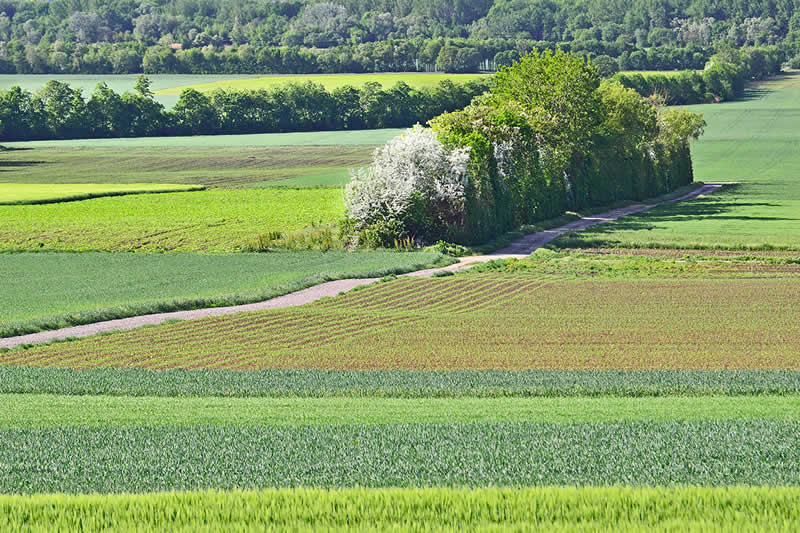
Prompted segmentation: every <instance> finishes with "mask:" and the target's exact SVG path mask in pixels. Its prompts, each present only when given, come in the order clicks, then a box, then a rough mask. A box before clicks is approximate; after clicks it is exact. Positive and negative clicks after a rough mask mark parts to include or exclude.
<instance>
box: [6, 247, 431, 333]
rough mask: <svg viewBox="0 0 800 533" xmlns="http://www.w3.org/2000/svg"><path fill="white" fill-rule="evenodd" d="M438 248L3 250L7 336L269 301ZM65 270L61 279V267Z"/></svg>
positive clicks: (420, 260)
mask: <svg viewBox="0 0 800 533" xmlns="http://www.w3.org/2000/svg"><path fill="white" fill-rule="evenodd" d="M439 257H440V256H439V255H438V254H435V253H417V252H412V253H397V252H374V253H365V252H353V253H348V252H341V251H339V252H328V253H323V252H314V251H298V252H293V253H273V254H252V253H250V254H248V253H237V254H193V253H175V254H141V253H140V254H124V253H116V254H112V253H80V254H76V253H70V254H58V253H42V252H38V253H15V254H0V272H2V273H3V277H4V279H5V280H6V281H5V283H3V285H2V286H0V308H3V309H6V312H4V313H3V315H2V317H1V318H0V336H3V337H5V336H11V335H18V334H21V333H29V332H33V331H37V330H40V329H53V328H58V327H66V326H71V325H76V324H86V323H91V322H97V321H99V320H108V319H112V318H121V317H126V316H135V315H138V314H147V313H154V312H164V311H175V310H179V309H194V308H200V307H210V306H220V305H235V304H242V303H249V302H256V301H261V300H266V299H268V298H271V297H274V296H278V295H280V294H285V293H287V292H291V291H293V290H298V289H301V288H304V287H306V286H309V285H313V284H315V283H319V282H320V281H323V280H328V279H337V278H343V277H353V276H360V277H367V276H382V275H386V274H390V273H398V272H403V271H406V270H414V269H416V268H418V267H419V266H422V265H427V264H431V263H434V262H436V261H437V260H439ZM55 272H58V273H60V274H59V275H58V276H57V277H56V278H53V273H55Z"/></svg>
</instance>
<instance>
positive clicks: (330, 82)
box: [156, 72, 490, 95]
mask: <svg viewBox="0 0 800 533" xmlns="http://www.w3.org/2000/svg"><path fill="white" fill-rule="evenodd" d="M488 76H490V74H445V73H441V72H386V73H368V74H277V75H273V76H263V77H261V78H244V79H240V80H220V81H212V82H208V83H195V84H192V85H181V86H177V87H171V88H169V89H161V90H160V91H156V94H160V95H161V94H164V95H165V94H180V92H181V91H182V90H183V89H189V88H191V89H195V90H198V91H200V92H210V91H213V90H215V89H251V90H255V89H272V88H274V87H279V86H283V85H287V84H289V83H305V82H309V81H311V82H314V83H318V84H320V85H322V86H323V87H325V88H326V89H327V90H329V91H330V90H333V89H336V88H339V87H344V86H345V85H352V86H353V87H356V88H360V87H363V86H364V85H365V84H366V83H368V82H377V83H380V84H381V85H382V86H384V87H391V86H392V85H394V84H396V83H398V82H404V83H407V84H408V85H410V86H411V87H418V88H423V87H435V86H436V85H438V84H439V83H440V82H442V81H444V80H450V81H452V82H453V83H464V82H467V81H472V80H478V79H483V78H486V77H488Z"/></svg>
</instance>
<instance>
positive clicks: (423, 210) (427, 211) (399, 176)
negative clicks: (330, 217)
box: [344, 125, 470, 240]
mask: <svg viewBox="0 0 800 533" xmlns="http://www.w3.org/2000/svg"><path fill="white" fill-rule="evenodd" d="M469 157H470V155H469V148H455V149H448V148H446V147H445V146H444V145H443V144H442V143H441V142H440V141H439V139H438V138H437V136H436V133H434V132H433V131H431V130H430V129H426V128H423V127H422V126H420V125H416V126H414V127H413V128H411V129H409V130H408V131H406V132H405V133H404V134H403V135H400V136H398V137H395V138H394V139H392V140H390V141H389V142H388V143H387V144H386V145H385V146H382V147H381V148H378V149H377V150H376V151H375V156H374V160H373V163H372V166H370V167H369V168H367V169H363V170H360V171H358V172H355V173H354V174H353V177H352V180H351V182H350V183H349V184H348V185H347V186H346V187H345V194H344V196H345V206H346V208H347V217H348V219H349V220H350V223H351V224H352V225H353V229H354V230H355V231H356V232H359V231H362V230H364V229H367V228H370V227H371V226H374V225H376V224H378V225H384V226H385V225H386V224H387V223H388V224H389V225H390V227H391V228H393V229H392V230H391V231H393V232H394V233H396V234H397V235H395V237H397V238H402V237H404V236H406V235H409V234H411V235H413V236H414V237H418V238H420V237H421V238H425V237H436V236H437V235H434V234H435V233H436V232H437V231H440V230H441V228H442V227H444V226H447V225H450V224H458V223H459V222H460V221H462V220H463V217H464V209H465V204H464V200H465V189H466V185H467V169H468V164H469ZM403 234H406V235H403ZM426 234H427V235H426ZM379 240H380V239H379ZM384 240H385V239H384Z"/></svg>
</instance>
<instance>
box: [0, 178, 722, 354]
mask: <svg viewBox="0 0 800 533" xmlns="http://www.w3.org/2000/svg"><path fill="white" fill-rule="evenodd" d="M724 185H726V183H705V184H703V185H701V186H699V187H697V188H696V189H694V190H693V191H690V192H688V193H686V194H683V195H681V196H678V197H677V198H671V199H668V200H664V201H661V202H655V203H652V204H633V205H630V206H627V207H621V208H617V209H612V210H611V211H607V212H605V213H599V214H596V215H591V216H587V217H582V218H581V219H579V220H576V221H574V222H570V223H569V224H565V225H563V226H559V227H556V228H552V229H549V230H544V231H539V232H537V233H532V234H530V235H527V236H525V237H522V238H521V239H518V240H517V241H514V242H513V243H511V244H510V245H509V246H507V247H505V248H503V249H501V250H498V251H496V252H494V253H491V254H487V255H479V256H470V257H462V258H459V261H458V262H457V263H454V264H452V265H450V266H445V267H437V268H428V269H424V270H418V271H416V272H411V273H408V274H404V275H405V276H412V277H431V276H433V275H435V274H440V273H446V272H456V271H459V270H463V269H466V268H469V267H471V266H474V265H477V264H479V263H486V262H489V261H493V260H496V259H510V258H517V259H524V258H525V257H527V256H528V255H530V254H531V253H533V252H534V251H536V250H537V249H538V248H541V247H542V246H544V245H545V244H547V243H548V242H550V241H552V240H554V239H556V238H557V237H560V236H561V235H564V234H565V233H570V232H574V231H580V230H583V229H586V228H588V227H591V226H594V225H597V224H603V223H606V222H612V221H614V220H617V219H619V218H621V217H624V216H629V215H633V214H636V213H641V212H643V211H647V210H649V209H652V208H654V207H657V206H659V205H662V204H667V203H675V202H681V201H685V200H691V199H693V198H697V197H698V196H701V195H706V194H711V193H713V192H715V191H717V190H718V189H720V188H721V187H723V186H724ZM379 279H380V278H377V277H371V278H362V279H352V278H351V279H340V280H336V281H329V282H326V283H322V284H319V285H315V286H313V287H309V288H306V289H303V290H300V291H296V292H292V293H289V294H286V295H283V296H279V297H277V298H272V299H269V300H265V301H262V302H256V303H251V304H245V305H234V306H228V307H211V308H205V309H194V310H190V311H176V312H169V313H157V314H149V315H141V316H134V317H129V318H123V319H117V320H108V321H103V322H95V323H93V324H86V325H82V326H74V327H68V328H62V329H56V330H50V331H42V332H39V333H31V334H27V335H19V336H16V337H7V338H3V339H0V348H5V349H10V348H17V347H24V346H28V345H34V344H44V343H48V342H53V341H58V340H65V339H72V338H81V337H89V336H92V335H97V334H100V333H107V332H112V331H120V330H130V329H136V328H139V327H142V326H148V325H157V324H161V323H163V322H166V321H170V320H193V319H198V318H205V317H210V316H220V315H227V314H232V313H240V312H247V311H260V310H265V309H280V308H285V307H296V306H300V305H305V304H308V303H311V302H315V301H317V300H319V299H321V298H324V297H333V296H337V295H339V294H341V293H343V292H347V291H350V290H352V289H355V288H356V287H360V286H363V285H368V284H371V283H374V282H376V281H379Z"/></svg>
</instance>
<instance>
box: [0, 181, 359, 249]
mask: <svg viewBox="0 0 800 533" xmlns="http://www.w3.org/2000/svg"><path fill="white" fill-rule="evenodd" d="M343 214H344V207H343V203H342V199H341V191H338V190H335V189H302V190H301V189H285V190H283V189H258V190H222V189H212V190H206V191H197V192H177V193H170V194H158V195H130V196H119V197H110V198H96V199H92V200H85V201H82V202H68V203H59V204H48V205H13V206H0V217H2V218H3V219H4V220H6V221H7V222H5V223H4V224H3V227H2V229H0V242H1V244H0V250H37V249H38V250H61V251H64V250H113V251H130V250H137V251H146V250H149V251H167V250H181V251H214V252H226V251H235V250H240V249H242V248H243V247H244V246H245V245H246V243H247V242H248V240H250V239H254V238H256V237H258V235H260V234H263V233H266V232H269V231H284V232H290V231H296V230H301V229H303V228H306V227H309V226H312V225H326V224H331V223H333V222H336V221H338V220H339V219H340V218H341V217H342V215H343Z"/></svg>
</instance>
